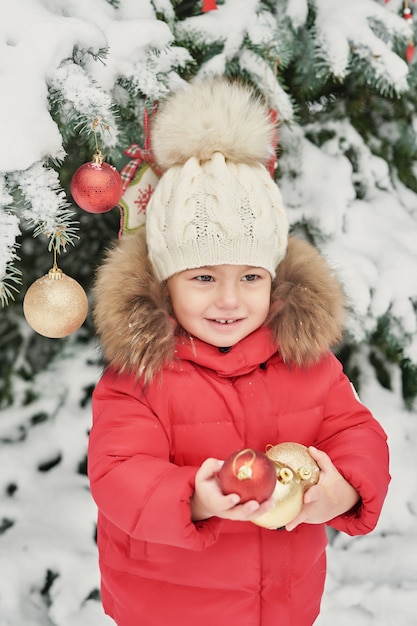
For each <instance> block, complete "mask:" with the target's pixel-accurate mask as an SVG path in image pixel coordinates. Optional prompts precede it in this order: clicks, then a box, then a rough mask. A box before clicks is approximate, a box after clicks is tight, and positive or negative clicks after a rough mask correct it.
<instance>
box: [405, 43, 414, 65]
mask: <svg viewBox="0 0 417 626" xmlns="http://www.w3.org/2000/svg"><path fill="white" fill-rule="evenodd" d="M414 52H415V46H414V44H413V43H409V44H408V46H407V47H406V49H405V60H406V61H407V63H411V61H412V60H413V57H414Z"/></svg>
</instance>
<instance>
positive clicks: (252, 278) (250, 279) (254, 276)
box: [242, 274, 259, 282]
mask: <svg viewBox="0 0 417 626" xmlns="http://www.w3.org/2000/svg"><path fill="white" fill-rule="evenodd" d="M257 278H259V276H258V274H245V276H243V278H242V280H245V281H247V282H253V281H255V280H256V279H257Z"/></svg>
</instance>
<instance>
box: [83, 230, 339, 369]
mask: <svg viewBox="0 0 417 626" xmlns="http://www.w3.org/2000/svg"><path fill="white" fill-rule="evenodd" d="M93 297H94V309H93V316H94V322H95V325H96V330H97V333H98V336H99V338H100V341H101V345H102V349H103V353H104V358H105V360H106V362H107V363H108V364H110V365H112V366H113V367H114V368H115V369H117V370H118V371H120V372H129V373H136V374H138V375H141V374H142V373H144V375H145V378H146V380H148V381H149V380H151V379H152V378H153V376H154V375H155V374H156V373H157V372H158V370H159V369H160V368H161V367H162V366H163V365H164V364H165V363H166V362H168V361H170V360H171V359H172V358H173V356H174V349H175V344H176V342H177V334H178V333H177V331H178V328H177V325H176V323H175V320H174V319H173V316H172V310H171V307H170V301H169V297H168V291H167V287H166V283H165V282H163V283H160V282H159V281H158V280H157V279H156V277H155V275H154V272H153V269H152V266H151V264H150V262H149V259H148V254H147V246H146V239H145V229H144V228H142V229H139V230H138V231H137V232H136V233H134V234H132V235H127V236H125V238H123V239H121V240H120V241H118V242H117V243H116V244H115V246H114V247H113V248H112V249H111V250H110V251H109V252H108V253H107V256H106V258H105V260H104V263H103V265H102V266H101V267H100V268H99V269H98V272H97V276H96V281H95V285H94V289H93ZM344 319H345V298H344V295H343V290H342V287H341V285H340V283H339V281H338V280H337V278H336V276H335V275H334V273H333V271H332V270H331V269H330V267H329V266H328V265H327V263H326V261H325V260H324V259H323V257H322V256H321V255H320V254H319V252H318V251H317V250H316V249H315V248H314V247H313V246H311V245H310V244H308V243H306V242H304V241H302V240H299V239H296V238H294V237H290V238H289V242H288V250H287V254H286V256H285V258H284V260H283V261H281V263H280V264H279V266H278V268H277V273H276V276H275V278H274V280H273V283H272V292H271V311H270V316H269V319H268V325H269V327H270V328H271V331H272V334H273V336H274V338H275V340H276V342H277V346H278V349H279V352H280V353H281V356H282V358H283V359H284V361H285V362H287V363H289V364H290V363H291V364H296V365H308V364H309V363H312V362H314V361H317V360H318V359H319V358H320V357H321V355H322V354H323V353H324V352H326V351H327V350H329V349H330V348H331V347H332V346H333V345H335V344H336V343H337V342H339V341H340V340H341V337H342V331H343V325H344Z"/></svg>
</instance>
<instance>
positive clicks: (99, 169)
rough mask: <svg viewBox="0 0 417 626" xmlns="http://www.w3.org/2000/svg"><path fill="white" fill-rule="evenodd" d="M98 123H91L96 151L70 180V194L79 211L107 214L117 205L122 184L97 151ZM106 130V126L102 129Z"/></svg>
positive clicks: (113, 168) (114, 169)
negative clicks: (88, 161)
mask: <svg viewBox="0 0 417 626" xmlns="http://www.w3.org/2000/svg"><path fill="white" fill-rule="evenodd" d="M99 124H100V121H99V120H98V119H97V118H96V119H95V120H94V121H93V124H92V125H93V133H94V139H95V142H96V151H95V153H94V154H93V160H92V161H91V162H90V163H84V165H81V166H80V167H79V168H78V170H77V171H76V172H75V174H74V176H73V177H72V180H71V194H72V197H73V199H74V201H75V202H76V203H77V204H78V206H79V207H80V208H81V209H84V211H88V213H107V211H111V209H113V207H115V206H116V205H117V203H118V202H119V200H120V198H121V197H122V193H123V182H122V178H121V176H120V174H119V172H118V171H117V170H116V168H115V167H113V165H109V164H108V163H104V157H103V155H102V153H101V152H100V150H99V149H98V142H97V133H96V129H97V126H98V125H99ZM104 128H105V129H106V130H108V128H109V127H108V126H105V127H104Z"/></svg>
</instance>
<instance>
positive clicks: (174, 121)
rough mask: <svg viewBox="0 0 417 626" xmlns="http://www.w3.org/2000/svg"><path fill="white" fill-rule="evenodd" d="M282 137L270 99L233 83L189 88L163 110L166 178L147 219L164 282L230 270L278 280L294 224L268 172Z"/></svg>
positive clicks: (159, 120)
mask: <svg viewBox="0 0 417 626" xmlns="http://www.w3.org/2000/svg"><path fill="white" fill-rule="evenodd" d="M274 133H275V128H274V124H273V122H272V121H271V119H270V116H269V112H268V109H267V107H266V106H265V105H264V103H263V102H262V100H261V99H260V98H259V97H257V96H256V95H255V94H254V92H253V91H252V90H250V89H249V88H248V87H246V86H244V85H242V84H240V83H238V82H231V81H229V80H227V79H225V78H220V77H214V78H210V79H205V80H201V81H198V82H194V83H191V84H187V85H186V86H185V87H184V88H181V89H179V90H178V91H176V92H174V93H173V94H172V95H171V96H169V97H168V98H167V100H166V101H165V102H164V103H163V104H162V105H161V107H160V109H159V111H158V113H157V115H156V116H155V122H154V126H153V129H152V147H153V151H154V155H155V159H156V161H157V163H158V165H159V166H160V167H161V169H162V170H163V171H164V174H163V175H162V177H161V179H160V181H159V182H158V185H157V187H156V189H155V191H154V193H153V195H152V197H151V199H150V201H149V204H148V207H147V218H146V238H147V244H148V252H149V258H150V260H151V263H152V265H153V267H154V270H155V273H156V275H157V277H158V278H159V279H160V280H165V279H167V278H169V277H170V276H172V275H173V274H176V273H177V272H181V271H183V270H186V269H194V268H198V267H204V266H211V265H224V264H232V265H251V266H254V267H262V268H264V269H266V270H268V271H269V272H270V274H271V276H272V277H274V276H275V270H276V267H277V266H278V264H279V263H280V261H281V260H282V259H283V258H284V256H285V253H286V249H287V238H288V219H287V216H286V213H285V210H284V207H283V204H282V198H281V193H280V191H279V189H278V186H277V185H276V184H275V183H274V181H273V180H272V178H271V176H270V174H269V172H268V170H267V169H266V167H265V163H267V162H268V161H269V159H270V157H271V153H272V150H273V139H274Z"/></svg>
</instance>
